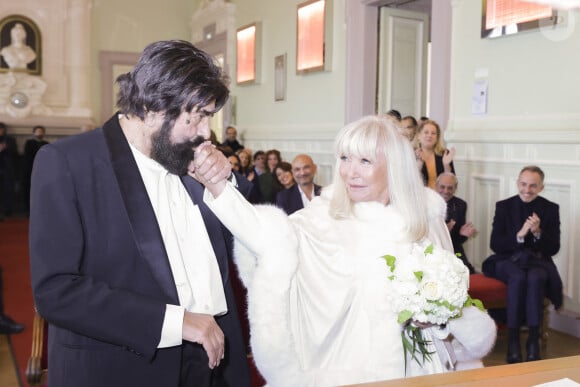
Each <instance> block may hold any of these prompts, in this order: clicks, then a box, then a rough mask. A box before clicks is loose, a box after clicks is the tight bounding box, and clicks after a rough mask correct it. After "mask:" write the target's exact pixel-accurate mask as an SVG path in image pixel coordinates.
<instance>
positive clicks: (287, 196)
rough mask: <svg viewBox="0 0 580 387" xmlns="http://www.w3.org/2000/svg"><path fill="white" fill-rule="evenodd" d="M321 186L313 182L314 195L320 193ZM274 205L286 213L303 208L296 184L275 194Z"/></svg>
mask: <svg viewBox="0 0 580 387" xmlns="http://www.w3.org/2000/svg"><path fill="white" fill-rule="evenodd" d="M321 189H322V187H320V186H319V185H317V184H314V196H318V195H320V191H321ZM276 206H277V207H279V208H281V209H283V210H284V211H285V212H286V213H287V214H288V215H290V214H292V213H294V212H296V211H298V210H300V209H302V208H304V204H303V203H302V197H301V196H300V190H299V188H298V184H294V185H293V186H292V187H290V188H286V189H283V190H282V191H280V192H278V195H276Z"/></svg>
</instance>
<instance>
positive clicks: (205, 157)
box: [188, 141, 232, 197]
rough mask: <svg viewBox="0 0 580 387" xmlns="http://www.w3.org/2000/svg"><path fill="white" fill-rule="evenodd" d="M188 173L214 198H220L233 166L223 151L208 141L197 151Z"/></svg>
mask: <svg viewBox="0 0 580 387" xmlns="http://www.w3.org/2000/svg"><path fill="white" fill-rule="evenodd" d="M188 173H189V175H190V176H192V177H193V178H194V179H196V180H197V181H199V182H200V183H201V184H203V185H204V186H205V187H206V188H207V189H208V190H209V192H211V194H212V195H213V196H214V197H218V196H219V195H220V194H221V193H222V191H223V190H224V188H225V186H226V180H227V178H228V177H230V175H231V173H232V166H231V164H230V162H229V161H228V159H227V158H226V156H225V155H224V154H223V153H222V152H221V151H219V150H218V149H216V148H215V147H214V146H213V145H211V143H210V142H209V141H206V142H204V143H203V144H201V145H200V146H198V147H197V148H196V149H195V158H194V159H193V161H192V162H191V163H190V164H189V172H188Z"/></svg>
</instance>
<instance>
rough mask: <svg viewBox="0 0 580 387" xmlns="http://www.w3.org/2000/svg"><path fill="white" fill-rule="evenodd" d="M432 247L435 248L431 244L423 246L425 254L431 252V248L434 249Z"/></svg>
mask: <svg viewBox="0 0 580 387" xmlns="http://www.w3.org/2000/svg"><path fill="white" fill-rule="evenodd" d="M434 248H435V247H433V244H430V245H429V246H427V247H426V248H425V251H424V253H425V255H427V254H433V249H434Z"/></svg>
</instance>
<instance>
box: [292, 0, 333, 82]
mask: <svg viewBox="0 0 580 387" xmlns="http://www.w3.org/2000/svg"><path fill="white" fill-rule="evenodd" d="M325 8H326V0H309V1H307V2H305V3H301V4H298V10H297V18H296V20H297V26H296V73H298V74H301V73H305V72H312V71H321V70H324V49H325V41H324V39H325V33H324V32H325Z"/></svg>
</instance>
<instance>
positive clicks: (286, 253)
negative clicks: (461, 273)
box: [206, 186, 495, 387]
mask: <svg viewBox="0 0 580 387" xmlns="http://www.w3.org/2000/svg"><path fill="white" fill-rule="evenodd" d="M428 198H429V199H428V200H429V206H428V208H429V209H430V213H429V219H430V231H429V239H431V241H432V242H434V243H436V244H438V245H440V246H442V247H444V248H448V249H450V248H451V241H450V239H449V233H448V232H447V228H446V226H445V223H444V218H445V203H444V202H443V200H442V199H441V198H440V197H439V195H437V194H435V193H433V191H431V190H429V193H428ZM206 202H207V203H208V205H209V207H210V208H211V209H212V210H213V211H214V213H215V214H216V215H217V216H218V218H220V220H221V221H222V222H223V223H224V224H225V225H226V227H228V228H229V229H230V231H231V232H232V233H233V235H234V236H235V257H236V264H237V265H238V269H239V272H240V276H241V278H242V281H243V282H244V285H245V286H246V287H247V289H248V316H249V320H250V330H251V347H252V352H253V355H254V359H255V361H256V364H257V366H258V368H259V369H260V372H261V373H262V375H263V376H264V377H265V378H266V380H267V381H268V385H270V386H273V387H279V386H281V387H283V386H334V385H340V384H350V383H362V382H371V381H378V380H387V379H394V378H400V377H404V376H405V365H404V352H403V347H402V344H401V336H400V332H401V326H400V325H399V324H398V323H397V321H396V320H397V317H396V315H395V314H394V312H393V311H392V310H391V308H390V307H389V304H388V302H387V292H388V281H387V280H386V278H387V275H388V273H387V267H386V265H385V263H384V261H383V260H381V259H379V257H381V256H383V255H385V254H386V253H389V254H392V255H395V256H404V254H408V252H409V251H410V248H411V243H409V242H406V241H405V240H404V237H403V235H404V230H403V224H404V219H403V217H402V216H401V215H400V214H398V213H397V211H396V210H395V209H393V208H392V206H384V205H381V204H378V203H358V204H356V206H355V215H356V216H355V217H353V218H352V219H343V220H336V219H333V218H331V217H330V216H329V215H328V202H329V197H328V195H327V193H324V192H323V195H322V196H321V197H318V198H315V199H314V200H313V201H312V203H311V204H310V205H309V206H308V207H307V208H305V209H304V210H301V211H299V212H296V213H295V214H293V215H292V216H290V217H287V216H286V215H285V214H284V212H283V211H281V210H279V209H277V208H275V207H271V206H255V207H254V206H251V205H250V204H248V203H247V202H245V201H244V200H243V198H242V197H241V195H239V194H238V193H237V191H235V189H233V188H231V187H229V186H228V188H227V189H226V190H225V191H224V192H223V193H222V194H221V195H220V196H219V197H218V198H217V199H213V198H211V197H210V195H206ZM448 328H449V332H450V333H451V334H452V335H453V336H454V337H455V339H454V340H453V346H454V348H455V350H456V355H457V358H458V360H459V362H460V365H459V367H458V368H462V369H464V368H473V367H477V366H481V362H480V361H479V359H480V358H481V357H483V356H484V355H485V354H487V353H488V352H489V350H490V349H491V347H492V346H493V343H494V341H495V324H494V323H493V321H492V320H491V319H490V318H489V317H488V316H487V314H485V313H482V312H480V311H478V310H477V309H475V308H469V309H467V310H465V311H464V314H463V317H462V318H460V319H456V320H453V321H452V322H450V323H449V324H448ZM474 332H477V334H476V335H475V334H474ZM443 370H444V369H443V368H442V366H441V363H440V362H439V360H438V358H435V359H434V360H433V361H432V362H431V363H429V364H427V365H426V366H424V367H416V366H415V367H410V369H407V375H409V374H410V375H419V374H424V373H434V372H442V371H443Z"/></svg>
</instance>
